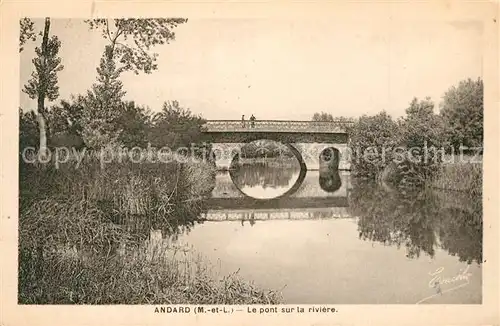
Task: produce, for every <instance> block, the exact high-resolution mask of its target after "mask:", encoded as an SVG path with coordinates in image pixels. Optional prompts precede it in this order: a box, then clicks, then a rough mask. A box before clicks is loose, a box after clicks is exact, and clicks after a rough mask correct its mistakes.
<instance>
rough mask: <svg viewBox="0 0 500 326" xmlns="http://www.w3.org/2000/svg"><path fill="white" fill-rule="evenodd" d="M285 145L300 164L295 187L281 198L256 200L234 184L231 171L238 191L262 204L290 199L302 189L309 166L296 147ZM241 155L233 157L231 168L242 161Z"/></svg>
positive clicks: (233, 173)
mask: <svg viewBox="0 0 500 326" xmlns="http://www.w3.org/2000/svg"><path fill="white" fill-rule="evenodd" d="M283 145H285V146H286V147H287V148H288V149H289V150H290V151H291V152H292V154H293V155H294V157H295V158H296V159H297V161H298V162H299V167H300V172H299V176H298V178H297V180H296V181H295V183H294V184H293V186H292V187H291V188H290V189H288V190H287V191H286V192H284V193H283V194H281V195H279V196H276V197H273V198H255V197H251V196H249V195H248V194H246V193H245V192H244V191H242V190H241V188H240V187H239V186H238V185H237V184H236V182H234V180H235V179H236V176H235V171H234V170H233V169H229V175H230V177H231V180H233V183H234V185H235V186H236V188H237V189H238V191H239V192H240V193H241V194H242V195H243V196H244V197H247V198H251V199H252V200H256V201H260V202H261V201H270V200H277V199H280V198H284V197H288V196H290V195H292V194H294V193H295V192H296V191H297V190H298V189H299V188H300V186H301V185H302V183H303V182H304V179H305V177H306V175H307V166H306V164H305V162H304V159H303V158H302V154H301V153H300V151H298V150H297V149H296V148H295V147H294V146H292V145H290V144H283ZM240 154H241V153H237V154H236V155H235V156H234V157H233V159H232V161H231V163H230V166H232V165H233V164H234V162H236V161H238V160H239V159H240Z"/></svg>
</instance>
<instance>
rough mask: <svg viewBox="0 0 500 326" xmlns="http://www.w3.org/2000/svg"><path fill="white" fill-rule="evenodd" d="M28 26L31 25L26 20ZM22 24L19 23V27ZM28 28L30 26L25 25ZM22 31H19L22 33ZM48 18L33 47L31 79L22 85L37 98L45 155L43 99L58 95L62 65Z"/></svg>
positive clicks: (51, 99)
mask: <svg viewBox="0 0 500 326" xmlns="http://www.w3.org/2000/svg"><path fill="white" fill-rule="evenodd" d="M26 24H28V26H31V27H32V25H30V24H29V22H27V23H26ZM22 27H23V25H21V28H22ZM27 28H28V30H29V29H30V27H27ZM22 32H23V31H21V33H22ZM49 33H50V18H45V24H44V29H43V32H40V35H41V36H42V44H41V46H40V47H36V48H35V53H36V55H37V56H36V57H35V58H34V59H33V65H34V66H35V70H34V71H33V72H32V73H31V79H29V80H28V83H27V84H26V85H24V88H23V92H25V93H26V94H28V96H29V97H30V98H31V99H37V114H38V117H37V118H38V130H39V135H40V136H39V142H40V145H39V151H40V153H41V154H42V155H43V156H44V157H45V156H46V155H47V153H46V149H47V130H46V117H45V111H46V110H45V99H46V98H47V99H49V100H50V101H54V100H55V99H56V98H57V97H59V87H58V86H57V73H58V72H59V71H61V70H62V69H63V68H64V67H63V65H62V64H61V58H60V57H58V53H59V48H60V46H61V42H60V41H59V39H58V38H57V36H52V37H50V38H49Z"/></svg>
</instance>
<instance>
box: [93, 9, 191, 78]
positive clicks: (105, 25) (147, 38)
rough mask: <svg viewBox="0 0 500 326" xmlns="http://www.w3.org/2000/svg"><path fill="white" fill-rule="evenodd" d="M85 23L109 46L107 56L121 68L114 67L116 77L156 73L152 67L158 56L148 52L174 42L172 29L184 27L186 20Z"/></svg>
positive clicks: (120, 20)
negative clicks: (123, 73)
mask: <svg viewBox="0 0 500 326" xmlns="http://www.w3.org/2000/svg"><path fill="white" fill-rule="evenodd" d="M86 22H87V23H88V24H89V27H90V29H93V30H100V31H101V34H102V36H103V37H104V38H105V39H106V40H107V41H108V42H109V45H108V47H107V56H108V58H111V59H115V60H116V62H119V63H120V64H121V66H119V67H117V71H118V74H120V73H122V72H124V71H129V70H132V71H134V73H136V74H139V72H141V71H143V72H145V73H151V72H152V71H153V70H156V69H158V65H157V64H156V63H155V62H156V59H157V57H158V54H157V53H151V52H150V50H151V48H152V47H154V46H156V45H163V44H169V42H170V41H174V40H175V33H174V32H173V29H174V28H176V27H177V26H178V25H180V24H183V23H186V22H187V19H185V18H153V19H134V18H127V19H93V20H86Z"/></svg>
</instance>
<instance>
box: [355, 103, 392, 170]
mask: <svg viewBox="0 0 500 326" xmlns="http://www.w3.org/2000/svg"><path fill="white" fill-rule="evenodd" d="M349 137H350V142H349V148H350V150H351V164H352V167H353V170H354V173H355V174H356V175H358V176H363V177H366V178H376V177H377V175H379V174H380V173H381V171H382V170H383V169H384V168H385V167H386V166H387V165H388V164H389V163H390V162H392V160H393V150H394V148H395V147H396V146H397V145H398V143H399V127H398V124H397V123H396V122H395V121H394V120H393V119H392V117H391V116H390V115H389V114H387V113H386V112H385V111H383V112H380V113H379V114H377V115H374V116H366V115H363V116H361V117H360V118H359V119H358V120H357V121H356V122H355V123H354V125H353V126H352V128H350V130H349Z"/></svg>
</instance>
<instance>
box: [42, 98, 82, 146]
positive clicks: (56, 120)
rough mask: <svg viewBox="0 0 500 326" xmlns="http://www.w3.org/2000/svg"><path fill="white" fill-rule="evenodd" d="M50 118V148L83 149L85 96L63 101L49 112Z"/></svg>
mask: <svg viewBox="0 0 500 326" xmlns="http://www.w3.org/2000/svg"><path fill="white" fill-rule="evenodd" d="M47 114H48V117H49V119H48V120H49V124H48V125H49V128H48V131H49V147H61V146H63V147H67V148H71V147H75V148H77V149H79V148H81V147H83V145H84V141H83V138H82V130H83V128H82V124H81V123H82V114H83V96H81V95H80V96H78V97H76V98H72V99H71V100H70V101H66V100H62V101H61V103H60V104H59V105H54V106H52V107H51V108H50V110H48V112H47Z"/></svg>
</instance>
